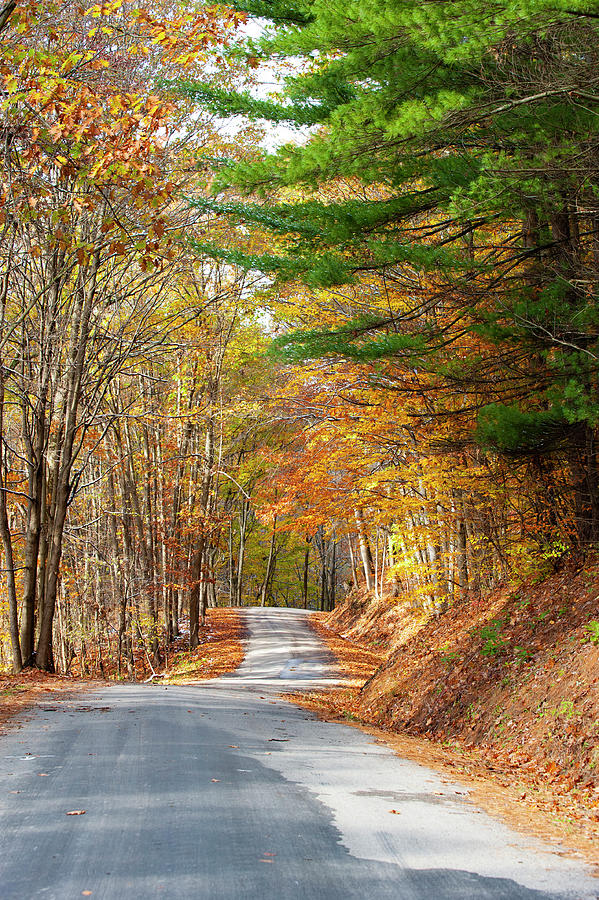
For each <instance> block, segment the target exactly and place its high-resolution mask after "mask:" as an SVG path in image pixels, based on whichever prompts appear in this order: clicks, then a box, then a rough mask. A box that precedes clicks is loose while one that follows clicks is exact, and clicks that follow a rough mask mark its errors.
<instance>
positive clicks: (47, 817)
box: [0, 609, 599, 900]
mask: <svg viewBox="0 0 599 900" xmlns="http://www.w3.org/2000/svg"><path fill="white" fill-rule="evenodd" d="M247 619H248V624H249V626H250V634H251V637H250V640H249V645H248V652H247V656H246V659H245V661H244V663H243V665H242V666H241V667H240V669H238V671H237V673H235V675H234V676H228V677H226V678H222V679H220V680H218V681H212V682H209V683H204V684H202V685H198V686H197V687H196V686H189V687H164V686H156V685H154V686H150V685H147V686H139V685H137V686H136V685H119V686H113V687H109V688H107V689H105V690H102V691H101V692H98V693H94V694H87V693H86V694H80V695H78V696H75V697H74V698H72V699H63V700H62V701H53V702H48V703H47V704H45V705H44V706H42V707H41V708H40V709H39V710H36V711H33V712H29V713H28V714H27V715H26V716H22V717H21V719H20V725H19V727H16V726H13V727H12V729H11V731H10V732H9V733H8V734H7V735H5V736H4V737H2V738H1V739H0V775H1V780H0V900H17V898H18V900H32V898H45V900H70V898H79V897H81V896H91V897H92V898H93V900H100V898H102V900H120V898H127V897H132V898H140V900H145V898H186V900H189V898H210V900H212V898H227V900H229V898H230V900H246V898H247V900H300V898H301V900H304V898H305V900H308V898H309V900H348V898H356V900H357V898H360V900H365V898H368V900H371V898H372V900H379V898H394V900H432V898H435V900H487V898H489V900H490V898H493V900H500V898H501V900H549V898H552V900H555V898H563V900H565V898H570V900H588V898H597V897H599V882H598V881H597V880H596V879H593V878H592V877H591V876H590V873H589V871H588V869H586V868H585V867H584V866H583V865H582V864H580V863H578V862H575V861H572V860H569V859H565V858H563V857H560V856H559V855H554V854H552V853H550V852H548V850H547V848H543V847H542V846H541V845H540V844H538V843H537V842H535V841H533V840H531V839H528V838H522V837H520V836H518V835H517V834H515V833H514V832H511V831H510V830H509V829H507V828H506V827H505V826H504V825H502V824H500V823H498V822H497V821H495V820H493V819H492V818H490V817H489V816H487V815H486V814H485V813H483V812H481V811H480V810H478V809H477V808H476V807H475V806H473V804H471V803H470V802H469V801H468V798H467V796H465V795H464V793H463V792H464V788H463V787H462V786H460V785H458V784H448V783H447V782H446V781H445V780H443V779H442V778H441V777H440V776H438V775H437V774H435V773H434V772H433V771H431V770H430V769H426V768H423V767H420V766H417V765H415V764H413V763H411V762H405V761H402V760H399V759H397V758H396V757H395V756H394V755H393V754H392V753H391V752H390V751H389V750H387V749H386V748H385V747H383V746H381V745H379V744H376V743H374V741H373V739H372V738H371V737H370V736H368V735H366V734H363V733H362V732H360V731H358V730H357V729H354V728H349V727H346V726H343V725H336V724H327V723H322V722H319V721H317V720H316V719H315V718H314V717H313V716H312V715H310V714H309V713H307V712H305V711H304V710H302V709H299V708H297V707H294V706H292V705H289V704H287V703H284V702H283V701H281V700H279V699H277V693H278V692H279V691H280V690H281V689H282V688H283V689H287V688H288V687H290V686H291V687H297V686H299V685H302V684H310V683H312V684H314V682H315V681H318V682H322V680H323V679H326V678H327V677H328V678H332V677H333V675H334V673H333V672H332V671H331V670H328V669H327V662H328V658H327V655H326V652H324V651H323V649H322V647H321V646H320V645H319V643H318V641H317V640H316V638H315V637H313V636H312V635H311V633H310V632H309V631H308V629H307V627H306V622H305V614H304V613H302V612H301V611H299V610H297V611H296V610H268V609H266V610H262V609H256V610H248V611H247ZM83 809H84V810H85V814H84V815H79V816H67V815H66V813H67V812H69V811H73V810H83ZM391 809H395V810H397V813H391V812H390V810H391ZM88 892H91V894H89V893H88Z"/></svg>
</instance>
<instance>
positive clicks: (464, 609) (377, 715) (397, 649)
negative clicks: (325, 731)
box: [301, 559, 599, 865]
mask: <svg viewBox="0 0 599 900" xmlns="http://www.w3.org/2000/svg"><path fill="white" fill-rule="evenodd" d="M597 618H599V560H597V559H595V560H593V561H591V563H588V564H587V565H586V566H585V567H584V569H580V570H575V569H564V570H563V571H561V572H558V573H557V574H555V575H552V576H551V577H550V578H548V579H546V580H545V581H543V582H542V583H540V584H527V585H520V586H519V587H518V588H516V587H513V586H512V587H510V588H505V589H503V590H499V591H497V592H496V593H494V594H493V595H492V596H490V597H488V598H486V599H484V600H477V601H469V602H467V603H463V604H456V605H455V606H453V607H451V608H450V609H449V610H448V611H447V612H446V613H445V614H444V615H441V616H438V617H426V616H423V615H422V614H421V613H420V614H418V613H416V612H415V611H414V610H411V609H409V608H407V606H406V605H399V604H398V603H397V601H394V600H392V599H389V600H383V601H378V602H374V601H371V600H370V601H369V600H367V599H366V598H364V597H353V598H350V599H349V600H347V601H346V602H345V603H343V604H341V605H339V606H338V607H337V608H336V609H335V610H334V611H333V612H332V613H328V614H324V613H317V614H315V615H314V616H313V618H312V623H313V627H314V628H315V629H316V631H317V632H318V633H319V634H320V635H321V636H322V637H323V638H324V639H325V640H326V642H327V644H328V645H329V647H330V649H331V651H332V652H333V653H334V655H335V656H336V658H337V659H338V661H339V662H338V665H339V668H340V670H341V672H342V673H343V674H344V675H345V676H349V677H350V679H351V681H350V684H349V686H347V687H344V688H342V689H333V690H327V691H314V692H310V693H308V694H306V695H303V698H302V699H301V702H302V704H303V705H306V706H308V707H309V708H311V709H313V710H315V711H316V712H317V713H319V714H320V715H322V716H323V717H325V718H336V719H338V720H340V721H344V722H348V723H353V724H357V725H359V726H366V727H368V728H369V730H372V729H374V730H373V733H375V734H376V735H378V736H379V737H380V738H381V739H384V740H385V741H386V742H388V743H390V744H391V745H392V746H393V747H394V748H395V749H396V750H397V752H398V753H400V754H401V755H404V756H407V757H409V758H411V759H415V760H418V761H420V762H423V763H424V764H430V765H432V766H434V767H435V768H441V769H443V770H445V771H446V772H447V773H448V774H450V775H451V776H452V777H456V776H457V777H460V778H462V779H465V780H466V781H467V782H468V783H469V786H470V787H472V789H473V790H474V799H476V800H477V801H479V802H481V803H482V804H483V805H485V806H486V807H487V808H488V809H490V811H492V812H496V813H499V814H502V815H504V816H505V817H506V818H507V819H509V820H510V822H511V823H512V824H515V825H518V826H520V827H523V828H525V829H526V830H528V831H532V832H534V833H535V834H537V835H539V836H543V837H551V838H553V839H558V840H561V841H563V842H564V844H567V845H569V846H570V847H574V848H577V849H578V850H580V851H582V852H584V854H585V855H586V856H587V858H589V859H591V860H592V861H593V862H594V863H595V864H597V865H599V636H598V635H597V634H596V626H595V625H593V624H592V623H593V622H596V620H597Z"/></svg>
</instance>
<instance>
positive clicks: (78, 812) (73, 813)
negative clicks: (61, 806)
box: [65, 809, 86, 816]
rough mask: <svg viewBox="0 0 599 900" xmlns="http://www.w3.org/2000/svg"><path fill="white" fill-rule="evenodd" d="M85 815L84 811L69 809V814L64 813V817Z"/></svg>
mask: <svg viewBox="0 0 599 900" xmlns="http://www.w3.org/2000/svg"><path fill="white" fill-rule="evenodd" d="M85 813H86V810H85V809H71V810H69V812H67V813H65V816H84V815H85Z"/></svg>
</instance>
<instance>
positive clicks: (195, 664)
mask: <svg viewBox="0 0 599 900" xmlns="http://www.w3.org/2000/svg"><path fill="white" fill-rule="evenodd" d="M244 637H245V626H244V624H243V621H242V618H241V616H240V614H239V611H238V610H237V609H234V608H231V609H220V608H219V609H209V610H208V611H207V615H206V625H205V626H204V627H201V628H200V645H199V647H197V649H195V650H192V651H190V650H189V636H188V635H187V636H186V635H183V636H182V637H181V639H180V640H179V641H178V642H177V644H176V645H175V653H174V655H173V656H172V657H171V658H170V659H169V662H168V666H166V668H165V669H164V672H163V676H164V677H163V678H162V679H161V683H162V684H186V683H189V682H193V681H197V680H198V679H204V678H219V677H220V676H221V675H226V674H227V672H234V671H235V669H236V668H237V667H238V666H239V665H240V663H241V662H242V660H243V655H244V651H243V643H242V641H243V639H244ZM171 650H172V648H171Z"/></svg>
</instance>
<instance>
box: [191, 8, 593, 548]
mask: <svg viewBox="0 0 599 900" xmlns="http://www.w3.org/2000/svg"><path fill="white" fill-rule="evenodd" d="M233 6H236V7H237V8H239V9H241V10H245V11H247V12H249V13H251V14H252V15H259V16H263V17H265V18H267V19H270V20H271V22H272V25H271V26H269V27H267V28H266V30H265V34H264V37H263V38H262V39H261V40H259V41H257V42H253V43H252V42H250V44H249V45H248V47H247V48H246V50H244V51H243V52H246V53H247V54H248V55H251V57H252V59H258V60H267V61H269V63H270V64H271V65H276V62H277V61H278V60H280V59H281V58H283V59H288V60H289V59H292V60H294V61H295V71H296V73H297V74H294V75H292V76H289V77H288V78H286V80H285V85H284V91H283V96H282V98H281V100H280V102H278V103H277V102H275V101H272V100H269V101H264V100H260V99H255V98H252V97H251V96H250V95H235V94H234V93H232V92H226V91H214V90H210V89H209V88H208V87H207V86H205V85H192V84H187V85H185V86H184V88H183V89H184V90H185V92H186V93H188V94H189V95H190V96H195V97H196V98H197V99H198V100H200V101H202V102H204V103H206V104H208V105H209V106H210V107H211V108H212V109H213V110H215V111H217V112H218V113H219V114H221V115H227V114H230V113H236V114H239V113H243V114H245V115H247V116H249V117H258V118H266V119H269V120H270V121H272V122H275V123H276V122H281V121H285V122H292V123H295V124H297V125H298V126H305V125H318V126H320V127H319V128H318V130H317V131H316V133H315V134H313V136H311V137H310V139H309V140H307V141H306V142H305V143H303V144H301V145H299V146H293V145H287V146H285V147H283V148H281V149H280V150H279V151H278V152H275V153H270V154H264V155H263V156H261V157H260V158H258V159H252V160H249V161H244V162H242V163H241V164H239V163H237V164H234V165H233V164H228V163H227V162H226V161H225V162H224V164H222V165H221V166H220V168H219V171H218V174H217V176H216V180H215V186H216V191H217V194H218V193H220V196H217V197H216V199H215V200H213V201H206V206H207V207H208V208H210V209H211V210H212V211H216V212H220V213H222V214H223V215H226V216H227V217H228V218H229V219H230V220H231V221H232V222H243V223H245V224H246V225H247V224H250V225H253V226H254V227H255V228H256V229H259V230H260V231H261V232H266V233H270V234H271V235H272V236H273V242H274V247H275V250H274V252H271V253H268V254H257V253H255V252H253V251H252V248H251V246H248V249H247V251H244V250H243V249H235V250H230V249H226V248H223V247H209V248H207V247H203V248H202V249H204V250H206V249H208V250H209V251H210V252H212V253H214V254H215V255H218V256H221V257H222V258H224V259H228V260H230V261H232V262H235V263H236V264H240V265H243V266H246V267H248V268H255V269H259V270H262V271H264V272H266V273H269V274H270V275H271V276H273V277H274V278H276V279H277V280H278V281H290V280H302V281H304V282H305V283H307V284H308V285H311V286H313V287H322V286H325V287H326V286H332V285H335V284H340V283H344V282H350V281H359V280H360V278H362V277H363V276H364V274H365V273H372V272H376V273H379V274H380V275H381V276H384V277H386V278H389V279H392V280H393V281H394V283H395V284H396V285H398V284H399V285H403V286H404V287H405V293H406V295H409V292H410V289H411V286H412V285H413V284H414V280H415V273H416V275H417V277H418V278H419V279H421V280H422V279H425V280H426V282H427V285H428V287H427V291H426V293H423V292H422V291H418V292H416V296H415V298H414V301H413V303H412V304H411V305H410V304H409V303H407V304H406V305H405V306H404V307H402V308H401V309H399V310H394V311H393V313H392V315H391V319H392V324H393V327H392V328H391V329H390V328H389V325H390V319H389V317H381V316H380V314H376V315H373V316H368V315H366V316H365V315H364V314H362V315H361V316H360V318H359V319H355V320H353V321H352V320H350V321H348V323H347V327H346V328H345V329H344V330H343V332H342V333H339V331H337V332H335V333H328V332H327V331H326V329H319V330H318V331H316V332H307V333H304V334H295V335H292V336H290V337H289V338H288V341H287V342H288V343H289V344H290V346H291V347H292V351H293V353H294V354H295V356H296V357H297V356H301V355H302V354H304V355H306V356H314V355H317V354H318V353H322V352H337V353H339V354H343V355H348V356H352V357H353V358H360V357H363V358H369V359H373V358H376V357H377V356H380V357H384V356H393V357H394V358H395V357H397V356H398V355H399V356H401V355H402V354H404V355H405V356H406V357H409V356H410V355H411V358H412V361H413V362H414V360H417V361H418V364H419V365H428V366H430V367H431V368H435V370H436V371H438V372H441V373H445V374H446V375H447V374H451V377H452V378H454V379H455V381H456V383H459V384H460V385H461V387H462V389H463V390H464V391H471V392H472V393H473V394H474V393H476V379H477V378H480V375H481V364H480V361H476V362H472V361H464V362H462V363H461V366H460V367H459V368H456V366H455V365H454V363H453V361H452V360H451V351H450V350H449V352H448V349H447V348H448V346H449V347H450V346H451V330H450V329H449V326H448V323H449V322H450V321H451V322H452V323H453V333H456V334H457V333H459V332H460V327H463V328H468V329H473V330H476V331H477V332H478V334H479V335H480V336H481V338H482V339H484V340H485V341H486V342H488V343H490V344H491V345H493V346H494V347H495V348H496V349H495V354H494V355H495V359H493V356H492V355H491V356H490V357H489V358H488V359H486V360H485V361H484V364H483V366H482V368H484V371H485V377H486V378H488V379H491V380H493V379H494V380H495V382H496V384H497V385H498V389H497V396H496V398H495V399H496V402H494V403H493V404H491V405H490V406H487V407H486V408H485V409H483V410H482V412H481V418H480V422H479V430H478V437H479V439H480V440H481V442H483V443H484V444H485V445H486V446H488V447H492V448H495V449H496V450H499V451H502V452H507V453H512V454H515V455H518V454H524V455H527V454H528V455H530V454H540V455H542V456H545V457H549V456H550V455H551V454H560V455H561V456H565V457H566V458H568V459H569V460H570V468H571V472H572V489H573V490H574V492H575V494H576V497H577V508H578V513H577V539H578V541H579V542H581V543H584V542H587V541H589V540H591V541H595V540H597V539H598V538H599V479H598V476H597V455H596V427H597V423H598V421H599V404H598V402H597V397H596V388H597V362H598V358H599V357H598V348H599V344H598V334H599V333H598V331H597V326H598V324H599V322H598V315H597V304H596V296H597V283H598V281H599V250H598V248H599V197H598V194H597V175H598V174H599V155H598V149H599V117H598V115H597V113H598V112H599V92H598V87H599V75H598V73H599V52H598V49H597V48H598V47H599V41H598V37H599V20H598V18H597V9H596V2H594V0H573V2H565V0H495V2H494V0H491V2H484V3H483V2H481V0H441V2H436V3H422V2H402V3H389V2H385V0H357V2H344V3H340V2H336V0H333V2H331V0H327V2H325V0H312V2H304V3H283V2H282V3H259V2H251V3H238V4H233ZM240 52H242V51H240V50H239V48H238V50H237V53H238V54H239V53H240ZM331 184H334V185H337V186H339V185H344V186H346V187H347V188H348V189H347V190H340V191H338V192H337V195H336V196H337V197H338V198H342V199H334V200H331V199H330V191H329V192H328V193H324V194H323V190H322V189H323V187H325V186H330V185H331ZM232 195H237V197H238V198H239V196H241V199H237V200H232V199H231V196H232ZM298 196H300V197H301V199H299V200H297V198H298ZM423 360H425V361H424V362H423ZM450 370H451V371H450Z"/></svg>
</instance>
